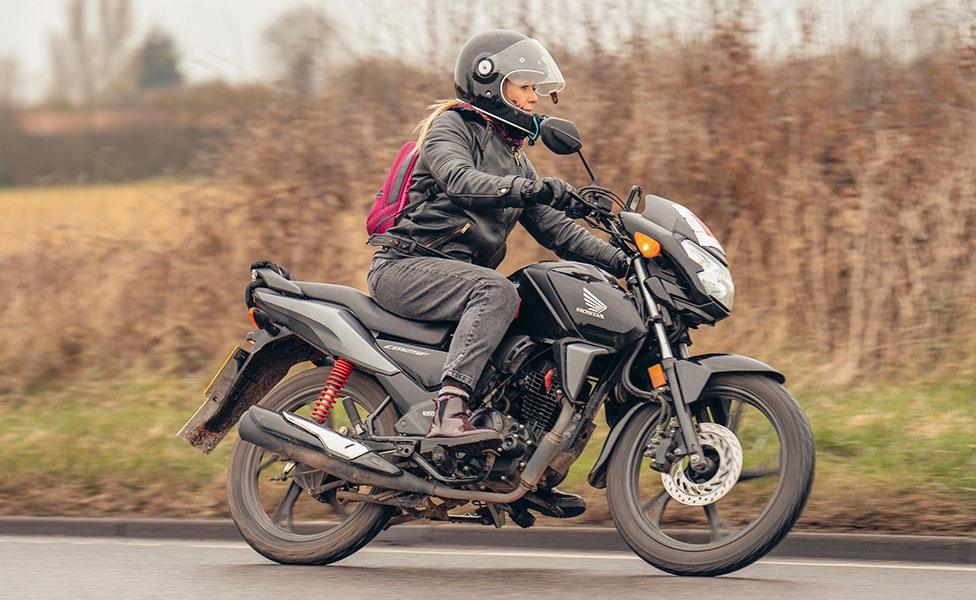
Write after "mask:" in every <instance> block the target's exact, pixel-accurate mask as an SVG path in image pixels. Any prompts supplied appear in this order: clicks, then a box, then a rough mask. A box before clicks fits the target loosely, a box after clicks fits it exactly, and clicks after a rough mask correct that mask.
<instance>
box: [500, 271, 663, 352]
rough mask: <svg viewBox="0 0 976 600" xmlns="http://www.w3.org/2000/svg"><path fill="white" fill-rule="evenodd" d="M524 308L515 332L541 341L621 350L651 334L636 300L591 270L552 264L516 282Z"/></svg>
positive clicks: (522, 274)
mask: <svg viewBox="0 0 976 600" xmlns="http://www.w3.org/2000/svg"><path fill="white" fill-rule="evenodd" d="M510 279H512V281H514V282H515V284H516V285H517V286H518V290H519V296H520V297H521V298H522V304H521V306H520V308H519V316H518V318H517V319H516V320H515V322H514V323H513V327H512V329H513V331H514V332H518V333H526V334H528V335H531V336H533V337H536V338H548V339H553V340H556V339H560V338H565V337H576V338H581V339H584V340H586V341H588V342H592V343H594V344H599V345H601V346H606V347H608V348H613V349H620V348H623V347H625V346H628V345H630V344H631V343H632V342H634V341H635V340H637V339H639V338H641V337H643V336H644V335H646V333H647V329H646V328H645V327H644V321H643V319H642V318H641V316H640V313H639V312H637V307H636V306H635V305H634V301H633V300H632V299H631V298H630V297H629V296H628V295H627V293H626V292H625V291H624V290H623V289H621V288H620V286H619V285H617V284H616V282H614V283H611V282H610V280H609V279H608V278H607V275H606V274H605V273H603V272H602V271H600V270H599V269H597V268H596V267H592V266H590V265H586V264H583V263H577V262H569V261H546V262H540V263H535V264H532V265H529V266H527V267H524V268H522V269H520V270H518V271H516V272H515V273H513V274H512V275H511V277H510Z"/></svg>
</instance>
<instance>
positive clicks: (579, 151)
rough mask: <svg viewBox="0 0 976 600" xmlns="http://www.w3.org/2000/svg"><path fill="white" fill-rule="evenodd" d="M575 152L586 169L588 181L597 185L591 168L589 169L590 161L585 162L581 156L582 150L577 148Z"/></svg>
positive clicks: (584, 158)
mask: <svg viewBox="0 0 976 600" xmlns="http://www.w3.org/2000/svg"><path fill="white" fill-rule="evenodd" d="M576 154H579V157H580V160H581V161H583V167H584V168H585V169H586V173H587V174H588V175H589V176H590V183H592V184H593V185H597V183H596V175H594V174H593V170H592V169H590V163H588V162H586V157H585V156H583V151H582V150H577V151H576Z"/></svg>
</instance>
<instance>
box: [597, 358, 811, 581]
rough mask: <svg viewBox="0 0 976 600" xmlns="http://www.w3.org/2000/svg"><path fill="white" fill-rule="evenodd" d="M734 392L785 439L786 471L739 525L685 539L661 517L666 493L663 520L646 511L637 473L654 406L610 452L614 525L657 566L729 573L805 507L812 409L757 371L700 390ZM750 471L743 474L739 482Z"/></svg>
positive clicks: (770, 544)
mask: <svg viewBox="0 0 976 600" xmlns="http://www.w3.org/2000/svg"><path fill="white" fill-rule="evenodd" d="M736 393H739V394H742V397H743V398H746V397H751V398H752V399H753V400H754V401H757V404H759V405H762V408H761V409H760V410H761V411H762V412H763V413H764V414H765V415H766V417H767V418H769V420H770V424H771V427H772V428H773V429H775V431H776V433H777V435H778V437H779V444H780V451H779V458H778V461H779V467H778V473H779V474H780V475H779V480H778V483H777V485H776V487H775V491H774V492H773V493H772V495H771V497H770V500H769V502H768V504H766V506H765V507H764V508H763V509H762V510H761V513H760V514H759V516H758V518H757V519H756V520H755V521H753V522H751V523H750V524H749V525H748V526H746V527H744V528H743V529H742V530H741V531H739V532H736V533H735V534H731V535H728V537H725V538H723V537H721V536H720V535H719V536H717V537H715V538H710V541H709V542H707V543H691V542H689V543H683V542H682V541H680V540H678V539H677V538H673V537H671V535H674V534H673V532H672V531H671V530H667V531H666V530H665V528H664V526H663V524H662V522H661V513H663V512H664V508H663V504H666V503H667V501H668V498H665V500H664V503H663V504H662V505H661V506H662V508H661V513H659V514H658V516H657V522H656V523H655V522H654V519H650V518H648V512H647V505H643V506H642V501H641V498H640V483H639V478H640V477H641V473H642V472H643V471H644V470H645V468H646V465H644V464H643V463H645V461H646V459H645V457H644V446H645V444H646V440H647V439H648V434H649V433H650V430H651V426H652V425H653V422H654V418H655V416H656V412H657V411H655V410H654V409H653V408H652V407H650V406H649V407H648V409H647V410H646V411H645V412H644V413H642V414H639V415H636V417H637V418H635V419H633V420H631V421H630V422H629V423H628V424H627V426H626V428H625V430H624V431H623V433H622V435H621V438H620V442H619V445H618V446H617V448H616V449H615V450H614V453H613V456H612V457H611V459H610V465H609V469H608V473H607V474H608V477H607V498H608V504H609V508H610V515H611V517H612V519H613V522H614V525H615V526H616V528H617V530H618V532H619V533H620V535H621V537H622V538H623V539H624V541H625V542H626V543H627V545H628V546H630V548H631V549H632V550H633V551H634V552H635V553H636V554H637V555H638V556H640V557H641V558H642V559H643V560H644V561H646V562H647V563H649V564H651V565H653V566H655V567H657V568H658V569H661V570H663V571H667V572H668V573H673V574H675V575H696V576H715V575H723V574H725V573H731V572H732V571H736V570H739V569H742V568H743V567H746V566H748V565H750V564H752V563H753V562H755V561H756V560H759V559H760V558H762V557H763V556H765V555H766V554H767V553H768V552H769V551H770V550H772V549H773V548H774V547H775V546H776V545H777V544H778V543H779V542H780V541H781V540H782V539H783V538H784V537H785V536H786V534H787V533H788V532H789V531H790V529H791V528H792V527H793V525H794V523H796V520H797V519H798V518H799V517H800V513H801V512H802V511H803V507H804V505H805V504H806V501H807V497H808V496H809V494H810V489H811V487H812V484H813V473H814V454H815V451H814V444H813V435H812V433H811V431H810V425H809V423H808V422H807V419H806V416H805V415H804V414H803V411H802V409H801V408H800V406H799V405H798V404H797V402H796V400H794V399H793V397H792V396H791V395H790V394H789V392H787V391H786V389H785V388H783V387H782V386H781V385H778V384H777V383H776V382H774V381H772V380H770V379H769V378H767V377H763V376H759V375H739V374H736V375H718V376H715V377H713V378H712V379H711V380H710V381H709V383H708V386H706V388H705V390H704V391H703V393H702V398H706V397H708V396H709V395H711V396H712V397H722V395H723V394H725V395H733V396H734V394H736ZM693 408H694V406H693ZM737 435H738V434H737ZM743 474H744V472H743ZM656 475H657V474H656V473H653V472H652V473H651V474H650V476H651V477H654V476H656ZM745 479H746V478H745V477H741V478H740V479H739V483H741V482H742V481H744V480H745ZM739 483H737V484H736V485H739ZM733 489H734V488H733ZM715 504H716V505H717V504H718V503H717V502H716V503H715ZM709 508H711V507H709ZM715 514H717V513H715ZM679 537H680V536H679ZM696 546H698V547H696Z"/></svg>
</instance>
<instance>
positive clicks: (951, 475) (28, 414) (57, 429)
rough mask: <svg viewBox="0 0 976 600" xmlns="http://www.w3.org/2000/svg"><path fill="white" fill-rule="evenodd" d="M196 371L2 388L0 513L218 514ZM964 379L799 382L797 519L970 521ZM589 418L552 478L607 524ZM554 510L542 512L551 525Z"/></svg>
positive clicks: (884, 526) (901, 526) (222, 508)
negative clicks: (199, 426) (806, 385)
mask: <svg viewBox="0 0 976 600" xmlns="http://www.w3.org/2000/svg"><path fill="white" fill-rule="evenodd" d="M205 383H206V378H203V377H201V378H173V377H167V376H164V375H160V374H154V373H135V374H134V373H128V374H126V375H124V376H120V377H116V378H108V377H105V376H97V375H89V376H87V377H84V378H82V379H80V380H76V381H72V382H70V383H69V384H64V385H57V386H50V387H47V388H42V389H34V390H31V391H29V392H27V393H25V394H22V395H18V396H7V397H3V398H0V464H3V465H4V477H3V478H2V480H0V513H3V514H34V515H55V514H57V515H109V514H111V515H144V516H170V517H190V516H197V517H203V516H225V515H226V514H227V509H226V502H225V499H224V489H223V488H224V484H225V475H224V469H225V467H226V464H227V458H228V455H229V452H230V449H231V445H232V440H233V436H230V437H229V438H228V440H227V441H225V442H224V443H223V444H222V445H221V446H220V447H218V448H217V450H216V451H215V452H214V453H213V454H212V455H210V456H204V455H202V454H200V453H199V452H197V451H196V450H194V449H193V448H190V447H189V446H187V445H186V444H185V443H184V442H183V441H182V440H181V439H179V438H177V437H176V432H177V430H179V428H180V426H181V425H182V424H183V423H184V422H185V420H186V419H188V418H189V417H190V415H191V414H192V413H193V411H194V410H195V409H196V408H197V406H198V404H199V403H200V402H201V400H202V398H201V390H202V388H203V387H204V385H205ZM974 393H976V385H973V384H972V383H968V382H966V383H963V382H951V381H949V382H941V383H937V384H933V385H921V384H917V385H913V386H909V387H904V386H893V385H876V386H872V387H863V388H858V389H854V390H844V391H829V390H816V389H806V390H799V391H798V392H797V394H796V395H797V397H798V398H799V399H800V401H801V403H802V404H803V406H804V408H805V410H806V412H807V414H808V416H809V417H810V421H811V423H812V424H813V428H814V433H815V437H816V441H817V452H818V456H817V475H816V477H817V478H816V483H815V486H814V492H813V495H812V496H811V499H810V502H809V504H808V506H807V509H806V511H805V513H804V516H803V518H802V519H801V521H800V524H799V525H798V527H799V528H801V529H830V530H843V531H852V530H853V531H856V530H872V531H896V532H905V533H908V532H912V533H926V534H936V535H939V534H941V535H974V534H976V435H974V433H973V432H974V431H976V413H974V411H973V409H972V406H973V395H974ZM606 433H607V428H606V426H605V425H604V424H602V423H601V424H600V426H599V427H598V429H597V432H596V433H595V434H594V439H593V440H592V441H591V443H590V445H589V447H588V448H587V450H586V452H585V454H584V455H583V457H582V458H581V459H580V460H579V461H577V463H576V464H575V465H573V468H572V470H571V472H570V475H569V477H568V479H567V481H566V482H565V483H564V484H563V485H562V486H561V488H562V489H566V490H568V491H575V492H577V493H582V494H584V495H585V496H586V497H587V500H588V503H589V506H590V510H589V511H588V512H587V513H586V515H584V516H583V517H581V518H579V519H575V520H574V521H576V522H582V523H591V524H592V523H609V517H608V514H607V510H606V502H605V497H604V493H603V491H601V490H594V489H592V488H589V486H588V485H587V484H586V475H587V473H588V472H589V469H590V467H591V465H592V464H593V462H594V461H595V459H596V457H597V455H598V454H599V451H600V448H601V446H602V439H603V438H604V437H605V435H606ZM555 523H556V522H555V521H552V522H551V523H550V524H555Z"/></svg>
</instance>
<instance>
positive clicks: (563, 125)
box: [539, 117, 583, 154]
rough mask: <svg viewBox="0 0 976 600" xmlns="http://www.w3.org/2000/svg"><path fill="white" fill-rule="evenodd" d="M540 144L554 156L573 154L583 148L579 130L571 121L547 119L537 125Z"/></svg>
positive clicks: (554, 118)
mask: <svg viewBox="0 0 976 600" xmlns="http://www.w3.org/2000/svg"><path fill="white" fill-rule="evenodd" d="M539 136H540V137H541V138H542V143H543V144H545V145H546V148H549V149H550V150H552V151H553V152H554V153H556V154H574V153H576V152H579V150H580V148H582V147H583V142H581V141H580V133H579V129H577V128H576V125H574V124H573V123H572V122H571V121H567V120H566V119H558V118H556V117H549V118H547V119H545V120H543V121H542V124H541V125H539Z"/></svg>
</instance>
